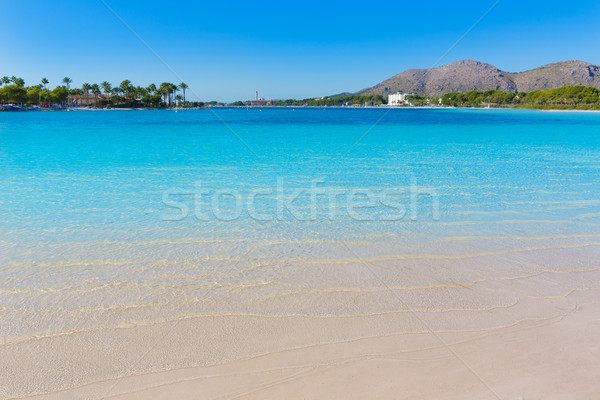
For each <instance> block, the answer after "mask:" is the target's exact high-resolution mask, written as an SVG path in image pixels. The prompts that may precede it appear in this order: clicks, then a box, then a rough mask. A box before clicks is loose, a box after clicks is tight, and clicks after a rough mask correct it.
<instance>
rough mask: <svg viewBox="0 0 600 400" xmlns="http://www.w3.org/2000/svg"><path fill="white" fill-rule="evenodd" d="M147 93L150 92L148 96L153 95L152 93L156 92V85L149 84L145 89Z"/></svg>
mask: <svg viewBox="0 0 600 400" xmlns="http://www.w3.org/2000/svg"><path fill="white" fill-rule="evenodd" d="M147 89H148V92H150V94H154V92H156V85H155V84H154V83H151V84H150V86H148V87H147Z"/></svg>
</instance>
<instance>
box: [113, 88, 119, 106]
mask: <svg viewBox="0 0 600 400" xmlns="http://www.w3.org/2000/svg"><path fill="white" fill-rule="evenodd" d="M112 91H113V94H114V95H115V96H117V107H118V106H119V87H118V86H115V87H114V88H113V90H112Z"/></svg>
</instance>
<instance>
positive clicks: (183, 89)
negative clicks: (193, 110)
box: [179, 82, 193, 107]
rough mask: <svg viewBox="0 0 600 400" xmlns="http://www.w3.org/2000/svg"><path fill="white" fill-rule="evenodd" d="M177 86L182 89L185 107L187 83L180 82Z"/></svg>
mask: <svg viewBox="0 0 600 400" xmlns="http://www.w3.org/2000/svg"><path fill="white" fill-rule="evenodd" d="M179 87H180V88H181V90H182V91H183V106H184V107H185V89H187V88H188V85H186V84H185V83H184V82H181V84H180V85H179ZM192 94H193V93H192Z"/></svg>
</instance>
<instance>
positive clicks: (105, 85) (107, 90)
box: [100, 81, 112, 105]
mask: <svg viewBox="0 0 600 400" xmlns="http://www.w3.org/2000/svg"><path fill="white" fill-rule="evenodd" d="M100 86H102V90H103V91H104V94H105V95H106V104H107V105H108V102H109V101H110V92H111V89H112V85H111V84H110V82H108V81H104V82H102V83H101V84H100Z"/></svg>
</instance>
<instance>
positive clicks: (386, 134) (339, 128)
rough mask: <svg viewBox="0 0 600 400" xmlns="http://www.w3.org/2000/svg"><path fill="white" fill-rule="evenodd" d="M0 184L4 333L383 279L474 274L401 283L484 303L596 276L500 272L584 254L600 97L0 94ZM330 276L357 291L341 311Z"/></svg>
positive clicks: (21, 334)
mask: <svg viewBox="0 0 600 400" xmlns="http://www.w3.org/2000/svg"><path fill="white" fill-rule="evenodd" d="M0 188H1V189H2V191H1V196H0V314H1V316H0V318H1V320H2V321H5V322H6V321H9V322H7V323H3V324H2V325H1V327H0V337H1V338H2V340H3V341H4V342H10V341H14V340H27V338H28V337H29V335H34V334H35V335H38V336H39V335H41V334H48V335H51V334H54V333H60V332H63V331H65V330H77V329H88V328H97V327H104V326H115V325H119V324H123V323H127V324H135V323H152V321H156V320H161V319H167V318H179V317H181V316H184V315H190V314H202V313H205V312H234V311H239V312H252V313H280V314H288V313H289V314H292V313H296V314H310V315H327V314H338V313H339V314H346V313H358V314H360V313H370V312H382V311H386V310H388V309H392V308H394V307H396V308H397V307H398V305H397V304H390V303H389V301H388V300H386V297H385V296H383V295H381V293H380V292H383V291H385V290H387V289H388V288H389V287H394V288H402V287H410V288H419V287H423V288H425V287H431V286H432V285H433V286H435V285H442V286H443V285H454V284H455V285H468V284H472V283H473V282H482V281H485V282H489V285H488V286H487V287H484V288H483V289H482V290H480V291H478V292H477V293H476V294H473V293H470V294H468V295H467V294H464V295H463V293H457V294H453V295H451V296H448V295H444V294H443V293H442V294H440V293H437V292H436V293H431V292H427V291H426V290H425V289H423V291H419V290H413V291H412V292H411V293H412V294H411V295H410V296H409V297H407V298H406V301H405V303H406V304H409V305H411V306H415V307H421V308H423V307H424V308H428V307H433V308H439V309H446V308H456V307H463V308H465V307H466V308H468V307H478V308H485V307H494V306H499V305H506V304H512V303H514V302H515V299H519V298H520V297H521V296H523V295H524V294H531V291H532V290H533V291H535V292H536V294H547V293H546V292H544V291H543V290H542V289H540V288H543V287H547V288H548V290H549V291H550V292H551V293H554V291H557V293H558V292H560V293H562V292H564V291H565V290H569V289H572V288H574V287H578V285H583V282H586V281H587V283H589V280H590V279H596V280H597V278H598V275H597V274H596V275H593V277H592V278H590V275H588V276H587V277H586V276H585V275H577V276H575V275H573V274H564V276H565V277H568V278H561V279H564V280H557V279H555V278H552V279H550V281H551V282H552V285H550V284H549V285H546V286H544V285H541V284H539V285H537V284H536V285H534V286H529V287H527V286H526V285H513V286H511V287H510V288H509V287H502V288H499V285H501V283H499V282H504V281H503V279H504V280H506V279H508V278H511V277H516V276H522V275H527V274H536V273H539V272H540V271H548V270H551V271H562V272H565V271H566V272H569V271H575V270H586V271H587V270H590V271H592V269H593V268H595V267H596V264H597V260H598V259H600V251H599V250H600V247H598V244H600V114H598V113H563V112H534V111H504V110H414V109H406V110H403V109H400V110H389V111H388V110H385V109H268V108H264V109H262V110H261V109H256V108H255V109H215V110H214V111H211V110H189V111H182V110H180V111H178V112H174V111H135V112H127V111H97V112H94V111H81V112H79V111H74V112H31V113H1V114H0ZM494 279H495V280H494ZM540 279H541V278H540ZM544 279H545V278H544ZM537 283H541V282H537ZM484 286H485V285H484ZM532 287H534V288H535V289H532ZM501 289H502V290H501ZM344 290H347V291H353V292H355V293H356V292H360V291H362V290H364V294H365V296H366V297H369V296H370V297H369V301H367V302H365V303H364V304H365V305H364V308H363V309H360V310H356V309H353V310H348V309H347V308H344V306H343V304H345V301H346V300H347V299H346V298H344V297H343V292H344ZM315 299H319V300H318V301H314V300H315Z"/></svg>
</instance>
